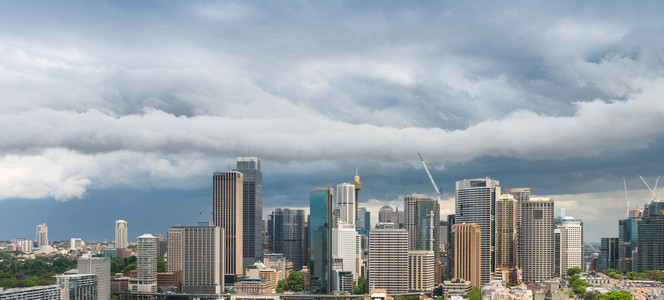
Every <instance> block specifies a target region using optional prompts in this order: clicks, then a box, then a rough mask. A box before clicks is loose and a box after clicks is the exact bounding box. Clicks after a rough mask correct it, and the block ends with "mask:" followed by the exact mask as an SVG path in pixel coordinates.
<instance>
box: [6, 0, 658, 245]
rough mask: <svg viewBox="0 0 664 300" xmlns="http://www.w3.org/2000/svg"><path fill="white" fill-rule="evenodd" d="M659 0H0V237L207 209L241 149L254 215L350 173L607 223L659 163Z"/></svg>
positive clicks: (390, 200)
mask: <svg viewBox="0 0 664 300" xmlns="http://www.w3.org/2000/svg"><path fill="white" fill-rule="evenodd" d="M663 13H664V4H662V3H661V2H660V1H640V2H638V3H628V2H619V3H607V2H606V1H583V2H579V1H556V2H535V1H507V2H495V1H472V2H466V1H407V2H404V1H380V2H379V1H361V2H357V1H313V2H312V1H269V2H268V1H236V2H235V1H166V2H165V1H103V0H98V1H57V2H54V1H3V2H0V128H2V130H1V131H0V240H11V239H13V238H18V237H24V238H29V239H34V234H35V225H37V224H40V223H42V222H46V223H47V225H48V226H49V238H50V239H51V240H68V239H70V238H72V237H80V238H83V239H85V240H94V241H102V240H109V241H111V240H113V238H114V232H113V228H114V221H115V220H117V219H124V220H126V221H127V222H128V227H129V236H130V237H133V238H130V241H135V237H137V236H139V235H141V234H143V233H145V232H150V233H165V232H166V230H167V229H168V227H170V226H173V225H176V224H195V223H196V222H197V221H201V220H211V208H212V172H214V171H216V170H228V169H232V168H234V166H235V160H236V157H238V156H247V155H251V156H258V157H260V158H261V159H262V167H263V213H264V214H267V213H268V212H270V211H272V210H273V209H275V208H281V207H291V208H305V209H306V208H307V206H308V195H309V192H310V191H311V190H312V189H313V188H315V187H321V186H334V185H336V184H338V183H341V182H351V181H352V179H353V176H354V175H355V170H356V168H358V170H359V175H360V177H361V180H362V182H363V189H362V191H361V192H360V203H361V205H363V206H366V207H368V208H369V210H371V211H373V212H374V214H373V215H372V218H374V222H375V219H377V214H376V212H377V210H378V209H379V208H380V207H381V206H383V205H392V206H397V205H398V206H400V207H402V206H403V197H404V196H405V195H408V194H411V193H419V194H429V195H432V194H433V193H434V192H433V187H432V186H431V183H430V182H429V179H428V178H427V175H426V172H425V171H424V169H423V168H422V166H421V164H420V161H419V158H418V156H417V153H421V154H422V156H423V157H424V158H425V159H426V160H427V163H428V165H429V167H430V168H431V172H432V175H433V176H434V178H435V180H436V181H437V184H438V185H440V186H442V190H443V195H442V201H441V210H442V212H441V214H442V215H445V214H451V213H453V212H454V183H455V181H457V180H461V179H464V178H483V177H491V178H492V179H495V180H498V181H500V184H501V187H503V188H511V187H530V188H531V191H532V194H533V196H542V197H544V196H546V197H553V198H554V201H555V205H556V209H559V208H565V209H566V214H567V215H571V216H574V217H576V218H580V219H582V220H583V221H584V226H585V228H584V234H585V238H586V240H588V241H591V242H596V241H599V239H600V238H601V237H617V235H618V226H617V225H618V219H621V218H624V217H625V216H626V212H625V210H626V206H627V199H626V195H625V191H624V189H623V177H625V178H626V184H627V188H628V193H627V198H628V199H629V201H630V203H631V205H636V203H637V202H638V203H639V205H640V206H643V204H644V203H646V202H648V201H650V200H651V199H652V198H653V195H652V194H651V193H650V192H649V191H648V190H647V189H646V188H645V185H644V184H643V183H642V182H641V180H640V179H639V178H638V177H637V175H638V174H641V175H643V176H644V178H645V179H646V180H648V181H649V182H650V184H651V185H653V184H654V182H655V180H656V178H657V176H659V175H662V169H663V167H664V161H663V160H662V153H664V100H663V99H662V98H663V97H664V39H662V38H661V33H662V32H663V31H664V19H663V18H661V16H662V15H663Z"/></svg>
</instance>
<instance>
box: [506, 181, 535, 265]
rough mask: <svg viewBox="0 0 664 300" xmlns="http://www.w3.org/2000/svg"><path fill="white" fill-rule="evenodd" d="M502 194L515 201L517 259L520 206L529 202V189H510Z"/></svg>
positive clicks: (519, 239) (519, 244)
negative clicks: (509, 196) (508, 195)
mask: <svg viewBox="0 0 664 300" xmlns="http://www.w3.org/2000/svg"><path fill="white" fill-rule="evenodd" d="M503 194H510V195H512V196H513V197H514V200H516V240H517V244H516V248H517V250H516V252H517V258H518V257H520V256H521V227H522V225H521V219H522V217H521V204H523V202H526V201H528V200H530V188H511V189H505V190H504V191H503ZM516 263H517V266H518V265H519V261H518V260H517V262H516Z"/></svg>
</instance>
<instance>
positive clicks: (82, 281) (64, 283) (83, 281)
mask: <svg viewBox="0 0 664 300" xmlns="http://www.w3.org/2000/svg"><path fill="white" fill-rule="evenodd" d="M109 273H110V272H109ZM55 282H56V285H57V286H58V287H59V288H60V292H61V294H60V295H61V297H62V299H63V300H65V299H67V300H97V299H98V294H97V275H94V274H71V275H58V276H55Z"/></svg>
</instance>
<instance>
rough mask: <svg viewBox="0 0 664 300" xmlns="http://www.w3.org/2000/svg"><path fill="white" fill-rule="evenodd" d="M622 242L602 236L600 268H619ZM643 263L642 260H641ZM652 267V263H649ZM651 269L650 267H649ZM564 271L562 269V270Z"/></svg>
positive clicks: (601, 269) (602, 269)
mask: <svg viewBox="0 0 664 300" xmlns="http://www.w3.org/2000/svg"><path fill="white" fill-rule="evenodd" d="M660 240H661V239H660ZM619 246H620V244H619V243H618V238H602V239H601V240H600V248H599V269H600V271H604V270H606V269H617V268H618V259H619V256H618V249H619ZM641 249H645V247H643V248H639V258H640V259H641V258H642V257H641V254H642V253H641ZM639 263H641V260H640V261H639ZM648 268H650V265H648ZM645 270H646V269H643V270H642V271H639V272H645ZM647 270H650V269H647ZM561 271H562V270H561Z"/></svg>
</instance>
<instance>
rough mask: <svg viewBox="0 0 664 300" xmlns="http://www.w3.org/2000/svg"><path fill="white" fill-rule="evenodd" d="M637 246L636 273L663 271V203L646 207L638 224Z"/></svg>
mask: <svg viewBox="0 0 664 300" xmlns="http://www.w3.org/2000/svg"><path fill="white" fill-rule="evenodd" d="M637 246H638V253H637V259H636V261H637V268H636V269H637V271H638V272H645V271H647V270H662V269H664V202H651V203H649V204H647V205H646V207H645V210H644V213H643V219H642V220H641V221H639V222H638V237H637ZM600 264H601V262H600Z"/></svg>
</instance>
